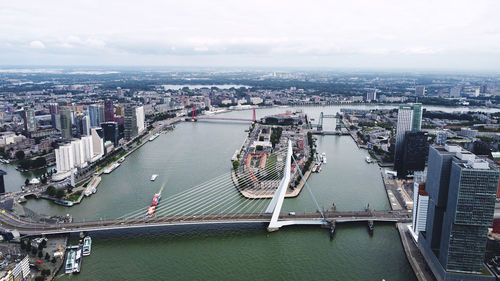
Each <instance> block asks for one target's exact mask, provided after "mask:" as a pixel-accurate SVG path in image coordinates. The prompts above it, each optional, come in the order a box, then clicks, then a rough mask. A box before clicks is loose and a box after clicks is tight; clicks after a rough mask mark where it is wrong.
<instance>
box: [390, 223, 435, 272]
mask: <svg viewBox="0 0 500 281" xmlns="http://www.w3.org/2000/svg"><path fill="white" fill-rule="evenodd" d="M410 226H411V224H409V223H396V227H397V229H398V232H399V237H400V238H401V244H402V246H403V249H404V251H405V254H406V258H407V259H408V262H409V263H410V265H411V268H412V269H413V272H414V273H415V276H416V277H417V279H418V280H419V281H433V280H435V279H434V277H433V275H432V273H431V272H429V271H427V270H426V269H425V268H426V267H427V264H426V262H425V260H424V257H423V256H422V254H421V253H420V250H419V249H418V248H417V246H416V245H415V243H414V242H413V240H412V238H411V237H410V235H411V234H410V233H409V229H408V228H409V227H410Z"/></svg>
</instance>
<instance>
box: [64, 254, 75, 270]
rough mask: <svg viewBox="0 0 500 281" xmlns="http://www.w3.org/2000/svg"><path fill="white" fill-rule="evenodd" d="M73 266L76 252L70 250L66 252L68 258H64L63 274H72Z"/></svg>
mask: <svg viewBox="0 0 500 281" xmlns="http://www.w3.org/2000/svg"><path fill="white" fill-rule="evenodd" d="M75 264H76V252H75V251H73V250H70V251H69V252H68V256H67V257H66V265H65V267H64V272H65V273H68V274H69V273H73V272H74V270H75Z"/></svg>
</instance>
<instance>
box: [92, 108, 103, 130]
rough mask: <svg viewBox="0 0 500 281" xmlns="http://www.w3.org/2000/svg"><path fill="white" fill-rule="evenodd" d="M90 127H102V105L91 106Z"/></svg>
mask: <svg viewBox="0 0 500 281" xmlns="http://www.w3.org/2000/svg"><path fill="white" fill-rule="evenodd" d="M89 116H90V126H91V127H100V126H101V123H102V122H104V107H103V106H102V104H92V105H89Z"/></svg>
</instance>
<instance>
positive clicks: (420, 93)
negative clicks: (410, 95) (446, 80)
mask: <svg viewBox="0 0 500 281" xmlns="http://www.w3.org/2000/svg"><path fill="white" fill-rule="evenodd" d="M415 96H417V97H423V96H425V86H416V87H415Z"/></svg>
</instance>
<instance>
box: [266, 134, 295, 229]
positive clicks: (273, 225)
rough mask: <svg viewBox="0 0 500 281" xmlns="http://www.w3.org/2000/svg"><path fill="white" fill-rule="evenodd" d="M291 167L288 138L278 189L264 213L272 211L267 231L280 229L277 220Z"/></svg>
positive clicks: (290, 149)
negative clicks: (283, 167)
mask: <svg viewBox="0 0 500 281" xmlns="http://www.w3.org/2000/svg"><path fill="white" fill-rule="evenodd" d="M291 167H292V141H290V140H288V150H287V153H286V162H285V169H284V171H283V178H282V179H281V181H280V185H279V186H278V189H277V190H276V192H275V193H274V196H273V199H271V202H270V203H269V206H267V209H266V213H273V215H272V217H271V222H270V223H269V226H268V227H267V230H268V231H277V230H278V229H280V227H281V226H282V224H280V223H279V222H278V218H279V216H280V212H281V207H282V206H283V200H285V194H286V190H287V189H288V185H289V184H290V172H291Z"/></svg>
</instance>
